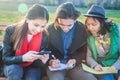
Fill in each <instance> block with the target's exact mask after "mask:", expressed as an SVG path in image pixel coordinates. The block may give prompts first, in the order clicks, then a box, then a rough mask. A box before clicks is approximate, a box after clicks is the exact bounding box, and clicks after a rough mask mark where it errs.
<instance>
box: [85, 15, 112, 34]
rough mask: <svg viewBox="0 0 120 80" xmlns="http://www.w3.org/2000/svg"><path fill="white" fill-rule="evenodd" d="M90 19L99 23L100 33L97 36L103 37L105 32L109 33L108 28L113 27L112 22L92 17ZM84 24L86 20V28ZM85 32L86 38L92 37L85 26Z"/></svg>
mask: <svg viewBox="0 0 120 80" xmlns="http://www.w3.org/2000/svg"><path fill="white" fill-rule="evenodd" d="M92 18H93V20H98V21H99V22H100V31H99V32H98V33H99V34H101V35H104V34H106V33H107V32H110V27H111V26H112V25H113V24H112V21H108V20H106V19H103V18H99V17H92ZM86 23H87V18H86V20H85V26H86ZM86 30H87V32H88V36H90V35H92V34H91V33H90V31H89V30H88V29H87V26H86Z"/></svg>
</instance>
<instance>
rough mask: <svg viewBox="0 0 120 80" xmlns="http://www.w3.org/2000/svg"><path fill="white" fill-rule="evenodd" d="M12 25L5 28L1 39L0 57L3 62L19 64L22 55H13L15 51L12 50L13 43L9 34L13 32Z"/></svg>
mask: <svg viewBox="0 0 120 80" xmlns="http://www.w3.org/2000/svg"><path fill="white" fill-rule="evenodd" d="M13 30H14V29H13V27H11V26H10V27H8V28H7V29H6V30H5V35H4V40H3V54H2V58H3V61H4V63H5V64H7V65H10V64H21V63H22V56H15V51H14V50H13V43H12V42H11V41H10V40H11V35H12V33H13Z"/></svg>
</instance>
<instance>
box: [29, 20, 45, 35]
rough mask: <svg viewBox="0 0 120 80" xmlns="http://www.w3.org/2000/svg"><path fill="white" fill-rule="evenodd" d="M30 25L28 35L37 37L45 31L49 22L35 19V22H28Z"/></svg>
mask: <svg viewBox="0 0 120 80" xmlns="http://www.w3.org/2000/svg"><path fill="white" fill-rule="evenodd" d="M27 23H28V34H31V35H35V34H37V33H39V32H41V31H43V29H45V27H46V24H47V20H46V19H34V20H27Z"/></svg>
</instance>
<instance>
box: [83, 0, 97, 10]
mask: <svg viewBox="0 0 120 80" xmlns="http://www.w3.org/2000/svg"><path fill="white" fill-rule="evenodd" d="M96 1H97V0H86V2H85V4H86V6H87V7H88V8H89V7H90V6H91V5H93V4H95V3H96Z"/></svg>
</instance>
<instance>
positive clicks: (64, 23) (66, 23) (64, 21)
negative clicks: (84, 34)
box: [58, 18, 75, 32]
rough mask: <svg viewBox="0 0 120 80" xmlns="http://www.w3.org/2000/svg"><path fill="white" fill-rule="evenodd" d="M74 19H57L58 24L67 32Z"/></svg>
mask: <svg viewBox="0 0 120 80" xmlns="http://www.w3.org/2000/svg"><path fill="white" fill-rule="evenodd" d="M74 22H75V20H73V19H62V18H59V19H58V23H59V26H60V27H61V29H62V30H63V31H64V32H69V30H70V29H71V28H72V27H73V24H74Z"/></svg>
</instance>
